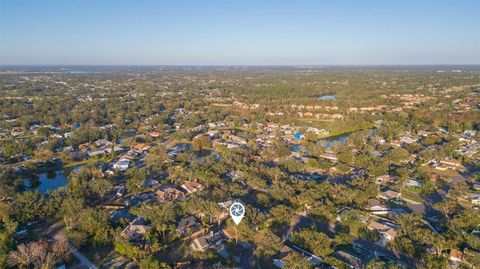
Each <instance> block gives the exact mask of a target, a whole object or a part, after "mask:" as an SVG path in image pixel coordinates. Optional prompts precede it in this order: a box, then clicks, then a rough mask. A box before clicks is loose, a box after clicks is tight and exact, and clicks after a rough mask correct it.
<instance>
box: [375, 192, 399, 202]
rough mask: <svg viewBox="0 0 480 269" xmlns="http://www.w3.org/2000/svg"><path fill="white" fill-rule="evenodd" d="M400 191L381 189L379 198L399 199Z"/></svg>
mask: <svg viewBox="0 0 480 269" xmlns="http://www.w3.org/2000/svg"><path fill="white" fill-rule="evenodd" d="M400 195H401V194H400V193H399V192H396V191H392V190H385V191H380V192H379V193H378V198H381V199H384V200H390V199H398V198H400Z"/></svg>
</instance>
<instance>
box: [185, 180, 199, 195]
mask: <svg viewBox="0 0 480 269" xmlns="http://www.w3.org/2000/svg"><path fill="white" fill-rule="evenodd" d="M180 187H182V189H184V190H185V191H186V192H187V193H194V192H197V191H201V190H203V185H202V184H200V183H198V182H195V181H184V182H183V184H182V185H180Z"/></svg>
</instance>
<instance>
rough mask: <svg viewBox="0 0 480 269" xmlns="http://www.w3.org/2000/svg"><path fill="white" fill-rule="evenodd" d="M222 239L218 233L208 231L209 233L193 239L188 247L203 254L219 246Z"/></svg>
mask: <svg viewBox="0 0 480 269" xmlns="http://www.w3.org/2000/svg"><path fill="white" fill-rule="evenodd" d="M222 239H223V237H222V235H221V234H220V233H218V232H217V233H214V232H213V231H210V232H209V233H207V234H205V235H203V236H200V237H198V238H196V239H194V240H193V242H192V244H191V245H190V246H191V247H192V249H193V251H201V252H204V251H205V250H207V249H208V248H210V247H214V246H219V245H220V244H221V243H222Z"/></svg>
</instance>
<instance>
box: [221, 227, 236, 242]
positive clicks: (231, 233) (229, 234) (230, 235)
mask: <svg viewBox="0 0 480 269" xmlns="http://www.w3.org/2000/svg"><path fill="white" fill-rule="evenodd" d="M222 234H223V235H224V236H225V237H226V238H227V239H237V230H235V229H234V228H225V229H223V230H222Z"/></svg>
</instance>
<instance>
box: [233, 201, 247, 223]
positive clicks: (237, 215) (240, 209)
mask: <svg viewBox="0 0 480 269" xmlns="http://www.w3.org/2000/svg"><path fill="white" fill-rule="evenodd" d="M243 215H245V207H244V206H243V205H242V204H241V203H239V202H235V203H233V204H232V205H231V206H230V216H231V217H232V219H233V222H235V224H236V225H238V224H239V223H240V221H242V219H243Z"/></svg>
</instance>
